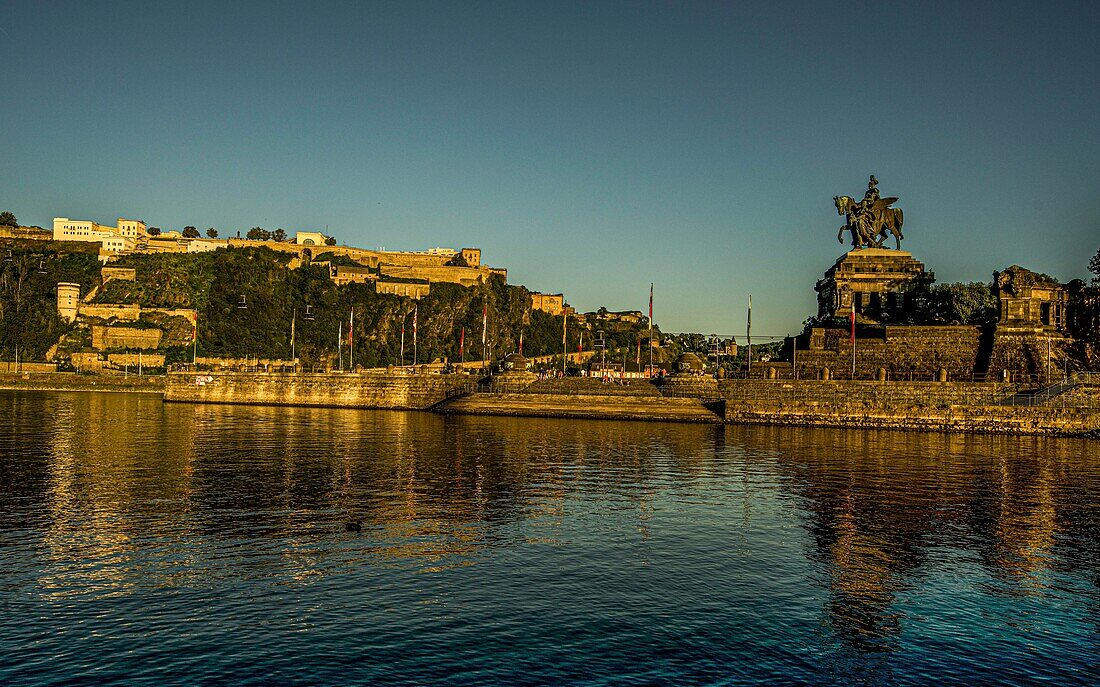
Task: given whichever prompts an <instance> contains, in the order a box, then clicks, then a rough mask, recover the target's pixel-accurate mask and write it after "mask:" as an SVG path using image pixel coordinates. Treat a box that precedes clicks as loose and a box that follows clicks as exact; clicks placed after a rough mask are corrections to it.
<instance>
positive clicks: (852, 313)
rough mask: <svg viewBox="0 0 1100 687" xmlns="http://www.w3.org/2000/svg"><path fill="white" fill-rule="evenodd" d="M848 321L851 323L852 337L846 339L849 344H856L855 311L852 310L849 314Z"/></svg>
mask: <svg viewBox="0 0 1100 687" xmlns="http://www.w3.org/2000/svg"><path fill="white" fill-rule="evenodd" d="M849 319H850V320H851V322H852V336H851V338H849V339H848V341H849V343H852V344H855V342H856V309H855V307H853V308H852V312H851V313H849Z"/></svg>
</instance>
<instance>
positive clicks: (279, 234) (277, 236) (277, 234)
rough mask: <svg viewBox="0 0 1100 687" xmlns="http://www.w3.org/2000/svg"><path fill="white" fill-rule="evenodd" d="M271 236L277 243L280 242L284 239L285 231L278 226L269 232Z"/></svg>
mask: <svg viewBox="0 0 1100 687" xmlns="http://www.w3.org/2000/svg"><path fill="white" fill-rule="evenodd" d="M271 238H272V239H274V240H276V241H278V242H279V243H282V242H283V241H286V232H285V231H283V228H282V227H279V228H278V229H276V230H275V231H274V232H273V233H272V234H271Z"/></svg>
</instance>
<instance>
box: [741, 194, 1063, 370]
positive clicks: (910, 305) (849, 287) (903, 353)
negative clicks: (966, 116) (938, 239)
mask: <svg viewBox="0 0 1100 687" xmlns="http://www.w3.org/2000/svg"><path fill="white" fill-rule="evenodd" d="M897 200H898V198H897V197H888V198H883V197H881V196H880V194H879V190H878V180H877V179H875V177H874V176H873V175H872V176H871V177H870V181H869V182H868V187H867V192H866V194H865V195H864V197H863V199H862V200H859V201H856V200H854V199H853V198H851V197H850V196H837V197H835V198H834V199H833V201H834V204H835V205H836V209H837V213H838V214H839V215H842V216H843V217H844V218H845V224H844V226H842V227H841V228H840V232H839V233H838V236H837V238H838V239H840V240H841V241H843V236H844V234H845V232H847V233H848V234H849V235H850V237H851V239H852V248H851V250H849V251H848V252H847V253H845V254H844V255H842V256H840V257H839V258H838V259H837V260H836V262H835V263H834V264H833V265H832V266H831V267H830V268H829V269H828V270H826V271H825V274H824V276H823V277H822V278H821V279H819V280H818V281H817V284H816V285H815V290H816V291H817V302H818V312H817V315H816V316H815V317H814V318H812V323H811V325H810V326H808V327H807V328H806V329H805V330H804V331H803V333H802V334H801V335H799V336H797V337H793V338H790V339H788V340H787V342H786V346H787V349H786V350H787V359H788V361H791V362H792V363H793V364H794V365H795V366H796V367H797V368H798V369H797V373H798V376H799V377H800V378H802V379H815V378H820V377H822V376H823V374H824V371H825V370H826V369H828V370H829V372H830V373H831V374H832V375H833V376H837V375H838V373H840V376H842V377H847V376H849V375H850V374H852V367H853V364H854V367H855V370H854V372H855V375H856V376H857V377H863V378H870V377H874V376H882V375H888V376H889V377H890V378H916V379H930V378H933V377H943V376H946V377H947V378H949V379H954V380H964V379H965V380H970V379H971V378H972V377H974V376H975V375H978V376H985V375H991V376H992V377H991V379H994V378H995V379H997V380H1000V379H1004V378H1006V377H1015V376H1019V375H1042V376H1043V378H1044V381H1046V380H1048V379H1054V378H1055V377H1056V376H1057V377H1058V378H1059V379H1060V377H1061V374H1062V370H1063V367H1064V366H1065V365H1066V361H1067V360H1069V361H1072V359H1073V358H1072V355H1071V351H1072V349H1073V345H1074V340H1073V338H1072V336H1071V334H1072V332H1071V325H1072V324H1073V323H1074V322H1084V318H1080V317H1078V318H1075V317H1074V316H1073V312H1072V304H1073V299H1072V298H1071V292H1073V289H1074V285H1073V284H1069V285H1063V284H1060V283H1057V282H1056V281H1051V279H1050V278H1049V277H1047V276H1046V275H1041V274H1037V273H1035V272H1031V271H1029V270H1026V269H1023V268H1021V267H1018V266H1015V265H1014V266H1012V267H1009V268H1007V269H1006V270H1004V271H1001V272H995V273H994V280H993V283H992V285H991V289H992V297H993V298H995V299H996V301H997V303H998V309H999V314H998V316H997V318H996V321H995V322H993V321H989V322H983V323H977V324H975V323H967V322H958V321H945V316H944V313H943V312H942V308H941V307H940V306H941V305H942V304H937V303H935V302H933V301H932V300H930V296H931V295H933V294H932V291H931V289H930V287H931V286H932V285H933V283H934V282H935V275H934V274H933V272H931V271H929V270H927V269H926V268H925V265H924V263H923V262H921V261H920V260H918V259H916V258H915V257H914V256H913V254H912V253H910V252H908V251H903V250H901V242H902V239H903V238H904V236H903V233H902V225H903V215H902V211H901V209H900V208H897V207H893V204H894V203H895V202H896V201H897ZM891 237H893V239H894V244H895V246H894V247H893V248H890V247H887V246H886V245H885V244H886V242H887V241H888V239H890V238H891ZM795 348H797V350H794V349H795ZM853 349H855V353H856V355H855V356H853ZM761 374H764V370H763V369H761Z"/></svg>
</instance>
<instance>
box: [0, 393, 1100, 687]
mask: <svg viewBox="0 0 1100 687" xmlns="http://www.w3.org/2000/svg"><path fill="white" fill-rule="evenodd" d="M350 522H357V523H359V524H360V526H361V529H360V531H348V530H347V524H348V523H350ZM1098 584H1100V445H1098V442H1089V441H1085V440H1051V439H1043V438H1033V437H1026V438H1014V437H988V436H980V437H978V436H963V435H946V434H910V433H900V432H859V431H839V430H817V429H796V428H763V427H714V426H701V425H700V426H696V425H676V424H661V423H626V422H582V421H573V420H546V419H514V418H481V417H441V416H436V415H431V414H427V413H403V412H392V411H357V410H340V409H308V408H261V407H244V406H237V407H233V406H202V405H173V404H162V403H161V402H160V400H159V399H157V398H156V397H151V396H140V395H127V394H75V393H72V394H66V393H18V394H17V393H10V392H0V608H2V610H3V613H2V616H0V684H3V685H48V684H49V685H52V684H105V685H106V684H119V685H122V684H125V685H162V684H203V685H212V684H232V685H261V684H273V683H274V684H325V685H336V684H350V683H361V684H373V685H425V684H440V685H443V684H446V685H474V684H516V685H542V684H577V685H582V684H583V685H612V684H614V685H660V684H667V685H691V684H720V685H737V684H759V683H765V684H826V685H831V684H835V685H848V684H872V685H877V684H882V685H897V684H930V683H933V682H939V683H942V684H962V683H969V684H988V683H1001V684H1028V683H1038V682H1045V683H1047V684H1059V685H1065V684H1088V683H1095V682H1097V681H1098V680H1100V658H1098V656H1100V646H1098V645H1100V641H1098V639H1100V591H1098Z"/></svg>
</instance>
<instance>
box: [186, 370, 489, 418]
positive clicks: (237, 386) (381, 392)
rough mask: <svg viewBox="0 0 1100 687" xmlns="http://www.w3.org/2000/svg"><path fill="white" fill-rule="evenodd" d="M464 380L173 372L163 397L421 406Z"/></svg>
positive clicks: (202, 400)
mask: <svg viewBox="0 0 1100 687" xmlns="http://www.w3.org/2000/svg"><path fill="white" fill-rule="evenodd" d="M470 381H471V380H470V378H468V377H465V376H444V375H431V374H429V375H407V374H373V373H367V374H354V373H347V374H341V373H335V374H277V373H272V374H268V373H246V372H241V373H236V372H204V373H195V372H173V373H171V374H169V375H168V382H167V387H166V391H165V397H164V400H166V401H177V402H188V403H241V404H255V405H295V406H329V407H338V408H397V409H406V410H424V409H427V408H430V407H431V406H433V405H435V404H437V403H439V402H440V401H442V400H444V399H445V398H446V397H447V393H448V391H450V390H452V389H458V388H463V387H465V386H466V385H468V384H469V383H470Z"/></svg>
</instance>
